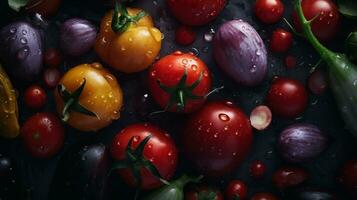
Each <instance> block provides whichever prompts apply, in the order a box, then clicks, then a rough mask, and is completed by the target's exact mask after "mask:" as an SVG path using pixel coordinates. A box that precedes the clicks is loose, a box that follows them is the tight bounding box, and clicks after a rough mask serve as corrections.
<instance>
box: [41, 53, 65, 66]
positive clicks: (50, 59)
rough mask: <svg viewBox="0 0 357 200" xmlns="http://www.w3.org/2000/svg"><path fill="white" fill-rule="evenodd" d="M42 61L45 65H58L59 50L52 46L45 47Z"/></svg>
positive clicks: (59, 61) (59, 60)
mask: <svg viewBox="0 0 357 200" xmlns="http://www.w3.org/2000/svg"><path fill="white" fill-rule="evenodd" d="M43 62H44V63H45V65H46V66H47V67H59V66H60V64H61V62H62V56H61V52H59V50H57V49H54V48H50V49H47V50H46V52H45V54H44V56H43Z"/></svg>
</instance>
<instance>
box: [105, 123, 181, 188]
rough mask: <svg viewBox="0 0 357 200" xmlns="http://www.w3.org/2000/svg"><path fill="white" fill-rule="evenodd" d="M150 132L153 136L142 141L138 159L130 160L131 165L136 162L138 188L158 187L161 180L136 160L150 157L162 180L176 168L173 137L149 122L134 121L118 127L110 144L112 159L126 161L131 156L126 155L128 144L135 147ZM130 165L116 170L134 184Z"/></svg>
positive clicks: (168, 177) (175, 150)
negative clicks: (138, 175) (142, 144)
mask: <svg viewBox="0 0 357 200" xmlns="http://www.w3.org/2000/svg"><path fill="white" fill-rule="evenodd" d="M149 135H151V136H152V137H151V138H150V139H149V141H148V142H147V143H146V144H145V146H144V150H143V152H142V154H141V155H138V156H136V159H137V160H138V162H136V163H135V162H132V161H130V166H134V165H139V174H140V177H141V185H140V188H141V189H144V190H148V189H153V188H157V187H159V186H161V185H162V184H163V183H162V182H161V181H160V180H159V178H158V177H156V176H154V174H153V173H152V172H151V171H149V170H148V168H147V166H145V165H143V164H141V163H139V161H143V160H145V161H149V162H150V163H151V164H152V165H153V166H154V167H155V168H156V169H157V170H158V172H159V174H160V175H161V177H162V178H164V179H165V180H169V179H171V177H172V176H173V175H174V172H175V170H176V165H177V159H178V153H177V149H176V146H175V143H174V142H173V140H172V139H171V138H170V136H169V135H168V134H166V133H165V132H164V131H162V130H161V129H159V128H156V127H154V126H152V125H150V124H146V123H145V124H134V125H130V126H128V127H126V128H125V129H123V130H122V131H120V133H118V134H117V135H116V136H115V138H114V140H113V143H112V146H111V154H112V157H113V158H114V159H115V160H117V161H124V160H125V161H128V160H130V158H128V157H127V156H126V155H127V151H126V150H127V148H132V149H136V148H137V147H138V146H139V144H141V143H142V141H143V140H144V139H145V138H146V137H148V136H149ZM130 140H132V146H131V147H130V146H128V145H129V141H130ZM134 151H135V150H134ZM130 166H129V167H127V168H123V169H118V174H119V175H120V177H121V178H122V179H123V180H124V181H125V182H126V183H127V184H128V185H129V186H132V187H135V186H136V178H135V177H134V175H133V171H132V170H131V169H130Z"/></svg>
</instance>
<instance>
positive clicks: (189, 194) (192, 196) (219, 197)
mask: <svg viewBox="0 0 357 200" xmlns="http://www.w3.org/2000/svg"><path fill="white" fill-rule="evenodd" d="M201 192H214V193H216V198H215V199H212V200H223V199H224V198H223V194H222V192H221V191H219V190H218V189H217V188H210V187H207V186H199V187H196V188H191V189H190V190H188V191H186V192H185V200H200V199H199V198H198V197H199V196H198V195H199V193H201Z"/></svg>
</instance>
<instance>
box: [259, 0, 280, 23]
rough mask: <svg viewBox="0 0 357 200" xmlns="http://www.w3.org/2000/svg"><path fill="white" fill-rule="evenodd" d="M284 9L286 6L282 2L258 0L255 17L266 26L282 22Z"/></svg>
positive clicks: (277, 0)
mask: <svg viewBox="0 0 357 200" xmlns="http://www.w3.org/2000/svg"><path fill="white" fill-rule="evenodd" d="M284 9H285V8H284V4H283V3H282V2H281V1H280V0H257V1H256V2H255V4H254V14H255V16H256V17H257V18H258V19H259V20H260V21H261V22H263V23H265V24H273V23H276V22H278V21H279V20H281V18H282V17H283V14H284Z"/></svg>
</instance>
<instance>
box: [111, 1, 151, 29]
mask: <svg viewBox="0 0 357 200" xmlns="http://www.w3.org/2000/svg"><path fill="white" fill-rule="evenodd" d="M145 16H146V13H145V12H144V11H141V12H139V13H138V14H137V15H135V16H130V15H129V13H128V10H127V9H126V7H125V6H124V5H123V4H121V3H120V2H119V0H118V1H115V5H114V13H113V18H112V29H113V31H114V32H120V33H122V32H125V31H126V30H127V29H128V28H129V26H130V24H131V23H136V22H138V21H139V20H140V19H141V18H143V17H145Z"/></svg>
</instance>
